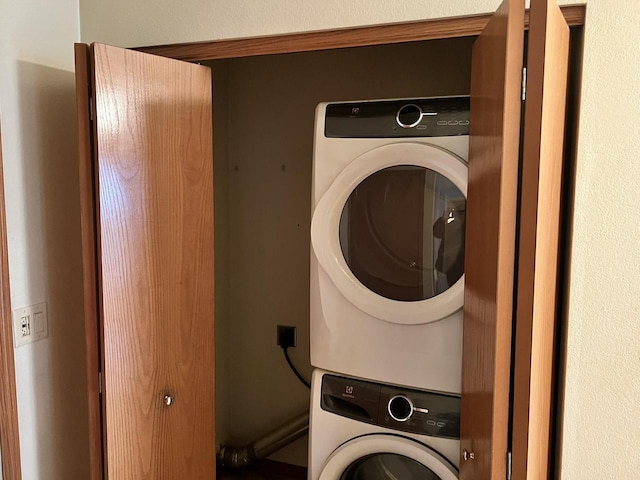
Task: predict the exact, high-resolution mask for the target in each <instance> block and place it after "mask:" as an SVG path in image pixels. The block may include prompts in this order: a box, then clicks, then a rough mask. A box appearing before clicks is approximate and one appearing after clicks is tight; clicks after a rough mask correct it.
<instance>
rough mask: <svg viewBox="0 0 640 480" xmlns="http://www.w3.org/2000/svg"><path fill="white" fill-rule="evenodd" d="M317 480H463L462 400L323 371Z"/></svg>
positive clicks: (314, 447) (314, 412)
mask: <svg viewBox="0 0 640 480" xmlns="http://www.w3.org/2000/svg"><path fill="white" fill-rule="evenodd" d="M311 399H312V400H311V417H310V436H309V439H310V440H309V442H310V443H309V475H308V478H309V480H363V479H365V480H368V479H378V480H413V479H421V480H456V479H457V478H458V469H457V466H458V458H459V449H460V440H459V431H460V398H459V397H458V396H454V395H445V394H434V393H430V392H422V391H418V390H411V389H407V388H404V387H397V386H393V385H387V384H379V383H375V382H368V381H362V380H359V379H354V378H348V377H343V376H337V375H334V374H331V373H329V372H324V371H321V370H315V371H314V373H313V379H312V390H311Z"/></svg>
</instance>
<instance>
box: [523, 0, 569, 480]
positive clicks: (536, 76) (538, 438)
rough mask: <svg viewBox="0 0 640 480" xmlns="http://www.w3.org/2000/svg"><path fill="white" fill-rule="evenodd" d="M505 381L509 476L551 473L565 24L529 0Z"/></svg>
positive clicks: (555, 12)
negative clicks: (511, 331)
mask: <svg viewBox="0 0 640 480" xmlns="http://www.w3.org/2000/svg"><path fill="white" fill-rule="evenodd" d="M530 19H531V21H530V24H529V41H528V47H527V98H526V101H525V112H524V128H523V149H522V152H523V153H522V186H521V201H520V234H519V244H518V291H517V313H516V332H515V348H514V351H515V359H514V383H513V422H512V424H513V432H512V435H513V445H512V451H513V472H512V473H513V478H517V479H522V480H527V479H531V480H536V479H540V478H551V476H552V475H553V472H551V471H550V463H551V459H552V458H553V452H552V451H551V436H552V422H553V419H554V410H553V402H552V398H553V397H552V396H553V385H554V380H555V365H554V350H555V343H556V338H555V332H556V329H557V326H556V320H557V318H558V315H559V314H558V309H557V298H558V289H559V288H560V287H561V286H560V285H559V278H558V261H559V250H560V245H561V243H560V200H561V192H562V184H563V182H562V171H563V164H564V162H563V158H564V152H563V148H564V136H565V107H566V98H567V77H568V64H569V26H568V25H567V22H566V21H565V18H564V16H563V15H562V12H561V11H560V8H559V7H558V5H557V4H556V0H531V10H530Z"/></svg>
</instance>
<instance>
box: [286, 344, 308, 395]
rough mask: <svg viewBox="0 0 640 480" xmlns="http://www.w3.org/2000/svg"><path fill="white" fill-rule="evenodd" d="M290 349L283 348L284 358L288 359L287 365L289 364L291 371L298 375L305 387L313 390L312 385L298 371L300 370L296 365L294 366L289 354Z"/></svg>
mask: <svg viewBox="0 0 640 480" xmlns="http://www.w3.org/2000/svg"><path fill="white" fill-rule="evenodd" d="M288 348H289V347H282V352H283V353H284V358H286V359H287V363H288V364H289V367H291V370H292V371H293V373H295V374H296V377H298V380H300V381H301V382H302V383H303V384H304V386H305V387H307V388H309V389H311V384H310V383H309V382H307V381H306V380H305V378H304V377H303V376H302V375H300V372H299V371H298V369H297V368H296V367H295V365H294V364H293V362H292V361H291V359H290V358H289V352H287V349H288Z"/></svg>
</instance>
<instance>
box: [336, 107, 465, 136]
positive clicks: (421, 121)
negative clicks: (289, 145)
mask: <svg viewBox="0 0 640 480" xmlns="http://www.w3.org/2000/svg"><path fill="white" fill-rule="evenodd" d="M324 134H325V136H326V137H328V138H404V137H449V136H456V135H469V97H438V98H415V99H405V100H380V101H365V102H349V103H330V104H328V105H327V108H326V113H325V129H324Z"/></svg>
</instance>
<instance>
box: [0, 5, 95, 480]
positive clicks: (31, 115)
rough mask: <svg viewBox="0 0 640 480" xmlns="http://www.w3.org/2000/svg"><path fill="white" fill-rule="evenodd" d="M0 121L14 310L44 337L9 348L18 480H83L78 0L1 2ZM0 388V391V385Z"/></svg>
mask: <svg viewBox="0 0 640 480" xmlns="http://www.w3.org/2000/svg"><path fill="white" fill-rule="evenodd" d="M0 12H2V13H1V14H0V115H1V117H2V143H3V145H2V148H3V159H4V174H5V179H4V181H5V182H4V183H5V185H4V186H5V191H6V207H7V228H8V244H9V271H10V279H11V302H12V304H13V308H18V307H23V306H27V305H31V304H34V303H38V302H42V301H46V302H47V305H48V313H49V338H48V339H46V340H41V341H39V342H36V343H33V344H31V345H26V346H23V347H20V348H18V349H16V350H15V361H16V376H17V393H18V415H19V427H20V443H21V457H22V470H23V478H24V479H25V480H40V479H52V480H58V479H76V478H77V479H83V478H88V450H87V426H86V424H87V420H86V419H87V414H86V394H85V392H86V386H85V385H86V382H85V370H84V328H83V320H82V277H81V275H82V270H81V258H80V226H79V204H78V198H79V193H78V174H77V172H78V167H77V155H76V127H75V124H76V122H75V117H76V113H75V93H74V92H75V86H74V75H73V42H74V41H77V40H78V39H79V36H80V32H79V19H78V12H79V7H78V2H77V0H49V1H44V0H23V1H19V2H15V1H12V0H0ZM0 388H1V386H0Z"/></svg>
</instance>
